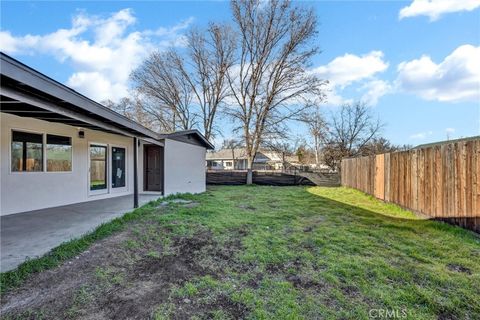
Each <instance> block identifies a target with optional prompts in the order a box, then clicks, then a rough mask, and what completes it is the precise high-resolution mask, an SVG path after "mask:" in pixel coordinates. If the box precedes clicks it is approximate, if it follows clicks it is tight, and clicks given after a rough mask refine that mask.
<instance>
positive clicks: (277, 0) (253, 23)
mask: <svg viewBox="0 0 480 320" xmlns="http://www.w3.org/2000/svg"><path fill="white" fill-rule="evenodd" d="M231 7H232V12H233V19H234V22H235V25H236V32H237V34H238V37H239V40H238V47H237V56H236V61H235V66H234V67H232V68H230V70H229V72H228V73H227V78H228V83H229V86H230V88H231V90H232V95H233V100H234V101H235V103H234V104H232V105H231V107H230V108H228V110H227V111H226V112H227V113H228V114H229V115H230V116H232V117H233V118H234V119H235V120H236V121H238V123H239V124H240V127H239V128H238V129H239V130H241V131H242V135H243V136H244V139H245V147H246V153H247V154H246V156H247V168H248V174H247V184H251V183H252V171H251V170H252V165H253V160H254V156H255V154H256V152H257V150H258V148H259V146H260V145H261V143H262V141H263V139H264V138H265V134H269V135H272V134H274V133H275V131H276V130H277V128H279V127H281V125H282V123H284V122H285V121H286V120H288V119H291V118H292V117H294V116H296V115H297V114H298V113H299V112H300V111H301V109H303V108H304V106H307V104H304V103H303V102H304V99H306V98H307V97H308V96H311V95H317V96H319V97H320V96H321V95H322V91H321V85H322V84H323V81H321V80H320V79H318V78H317V77H316V76H314V75H313V74H311V73H308V72H307V67H308V65H309V63H310V61H311V58H312V56H314V55H315V54H317V53H318V48H317V47H316V46H315V45H313V44H312V40H313V39H314V37H315V35H316V33H317V31H316V26H317V18H316V16H315V14H314V11H313V10H307V9H303V8H299V7H292V5H291V3H290V2H289V1H286V0H272V1H269V2H268V3H266V4H265V3H264V2H261V1H259V0H233V1H232V3H231Z"/></svg>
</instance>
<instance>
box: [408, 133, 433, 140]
mask: <svg viewBox="0 0 480 320" xmlns="http://www.w3.org/2000/svg"><path fill="white" fill-rule="evenodd" d="M432 134H433V131H426V132H419V133H415V134H412V135H411V136H410V139H415V140H423V139H425V138H426V137H428V136H431V135H432Z"/></svg>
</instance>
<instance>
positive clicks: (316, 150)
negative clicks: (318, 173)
mask: <svg viewBox="0 0 480 320" xmlns="http://www.w3.org/2000/svg"><path fill="white" fill-rule="evenodd" d="M314 139H315V164H316V165H317V169H318V151H319V150H318V149H319V147H318V137H317V136H316V135H315V138H314Z"/></svg>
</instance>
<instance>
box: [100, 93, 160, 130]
mask: <svg viewBox="0 0 480 320" xmlns="http://www.w3.org/2000/svg"><path fill="white" fill-rule="evenodd" d="M102 104H104V105H105V106H107V107H108V108H110V109H112V110H114V111H116V112H118V113H120V114H121V115H123V116H125V117H127V118H128V119H130V120H133V121H135V122H137V123H139V124H141V125H142V126H144V127H146V128H149V129H150V130H153V131H158V130H159V129H160V124H159V122H158V121H157V119H155V118H154V117H153V116H152V115H151V114H149V113H147V112H146V111H145V110H144V106H143V105H142V101H141V100H140V99H138V97H137V96H135V95H133V97H132V98H122V99H120V101H119V102H117V103H115V102H113V101H112V100H107V101H103V102H102Z"/></svg>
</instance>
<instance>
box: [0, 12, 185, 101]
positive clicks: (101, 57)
mask: <svg viewBox="0 0 480 320" xmlns="http://www.w3.org/2000/svg"><path fill="white" fill-rule="evenodd" d="M191 22H192V18H189V19H187V20H185V21H182V22H180V23H179V24H177V25H175V26H172V27H169V28H166V27H160V28H158V29H157V30H142V31H135V30H131V29H132V28H133V26H134V25H135V23H136V18H135V16H134V13H133V11H132V10H131V9H123V10H120V11H118V12H114V13H112V14H111V15H110V16H108V17H99V16H95V15H87V14H86V13H84V12H80V13H78V14H77V15H76V16H74V17H73V19H72V25H71V27H70V28H69V29H58V30H56V31H54V32H52V33H49V34H43V35H32V34H27V35H24V36H14V35H12V34H11V33H10V32H9V31H0V44H1V47H2V50H3V51H4V52H6V53H9V54H47V55H53V56H54V57H55V58H56V59H57V60H59V61H60V62H70V63H71V64H72V66H73V68H74V70H75V71H74V73H73V74H72V75H71V76H70V77H69V79H68V80H67V85H69V86H71V87H72V88H74V89H76V90H78V91H79V92H81V93H83V94H85V95H87V96H88V97H89V98H92V99H94V100H97V101H102V100H106V99H111V100H114V101H115V100H118V99H120V98H122V97H124V96H126V95H127V93H128V78H129V75H130V72H131V71H132V70H133V69H134V68H135V67H137V66H138V65H139V64H140V63H141V62H142V60H143V59H144V58H145V57H146V56H147V55H148V54H149V53H150V52H151V51H152V50H153V49H163V48H166V47H169V46H182V45H184V44H185V40H184V36H183V35H182V32H183V31H184V30H185V29H186V28H187V27H188V26H189V25H190V24H191ZM91 35H92V36H91Z"/></svg>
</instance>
